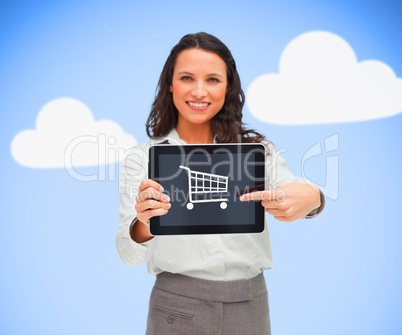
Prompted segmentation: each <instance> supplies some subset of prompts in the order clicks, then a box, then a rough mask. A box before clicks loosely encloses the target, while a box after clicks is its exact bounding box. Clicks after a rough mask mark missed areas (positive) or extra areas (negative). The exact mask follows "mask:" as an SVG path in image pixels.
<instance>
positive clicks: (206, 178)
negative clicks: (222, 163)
mask: <svg viewBox="0 0 402 335" xmlns="http://www.w3.org/2000/svg"><path fill="white" fill-rule="evenodd" d="M179 167H180V168H181V169H184V170H187V174H188V190H189V201H190V202H189V203H188V204H187V205H186V207H187V209H188V210H191V209H193V208H194V204H195V203H198V202H218V201H221V204H220V207H221V208H222V209H226V207H227V206H228V205H227V203H226V201H228V199H227V198H222V197H221V193H223V192H227V190H228V179H229V177H226V176H221V175H218V174H213V173H205V172H200V171H194V170H191V169H190V168H188V167H187V166H183V165H180V166H179ZM198 196H204V198H202V199H197V197H198ZM214 196H218V197H219V198H214ZM205 197H207V198H205ZM208 197H209V198H208Z"/></svg>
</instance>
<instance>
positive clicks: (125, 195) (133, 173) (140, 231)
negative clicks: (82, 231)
mask: <svg viewBox="0 0 402 335" xmlns="http://www.w3.org/2000/svg"><path fill="white" fill-rule="evenodd" d="M147 166H148V156H147V150H146V148H144V147H143V146H142V147H141V146H136V147H134V148H133V149H131V150H130V151H129V152H128V153H127V154H126V156H125V158H124V160H123V163H122V167H121V172H120V180H119V186H120V187H119V189H120V202H119V212H120V227H119V231H118V233H117V235H116V240H115V242H116V247H117V251H118V253H119V256H120V258H121V259H122V260H123V262H125V263H126V264H127V265H130V266H136V265H140V264H142V263H144V262H147V261H148V260H149V259H150V258H151V257H152V254H153V251H154V248H155V244H156V241H155V239H154V238H153V236H152V235H151V234H150V233H149V228H148V227H147V226H146V223H147V222H148V220H149V218H150V217H151V216H154V215H161V214H163V213H159V214H158V213H157V212H158V211H160V212H165V213H166V212H167V210H166V211H165V210H161V209H160V208H159V209H158V208H157V207H161V202H160V201H158V200H155V199H158V198H160V197H162V196H163V194H162V193H160V192H159V191H157V190H155V189H154V187H157V188H158V190H160V187H161V186H160V185H159V184H158V183H156V182H154V181H152V180H149V179H145V180H144V178H146V177H147V171H146V168H145V167H147ZM150 198H153V199H150ZM149 208H151V210H149ZM155 211H156V212H155ZM137 216H138V220H139V221H138V220H135V219H136V218H137Z"/></svg>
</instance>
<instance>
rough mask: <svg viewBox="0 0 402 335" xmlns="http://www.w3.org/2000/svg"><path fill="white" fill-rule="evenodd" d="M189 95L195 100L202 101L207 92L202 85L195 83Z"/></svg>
mask: <svg viewBox="0 0 402 335" xmlns="http://www.w3.org/2000/svg"><path fill="white" fill-rule="evenodd" d="M191 95H192V96H193V97H194V98H196V99H202V98H204V97H205V96H206V95H207V90H206V89H205V85H204V84H203V83H195V85H194V87H193V89H192V90H191Z"/></svg>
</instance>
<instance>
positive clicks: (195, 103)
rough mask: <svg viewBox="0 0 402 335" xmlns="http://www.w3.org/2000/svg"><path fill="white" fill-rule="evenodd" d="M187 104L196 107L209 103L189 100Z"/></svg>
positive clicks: (205, 105)
mask: <svg viewBox="0 0 402 335" xmlns="http://www.w3.org/2000/svg"><path fill="white" fill-rule="evenodd" d="M188 104H189V105H190V106H193V107H197V108H202V107H207V106H208V105H209V103H198V102H189V103H188Z"/></svg>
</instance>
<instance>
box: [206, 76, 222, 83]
mask: <svg viewBox="0 0 402 335" xmlns="http://www.w3.org/2000/svg"><path fill="white" fill-rule="evenodd" d="M208 81H213V82H216V83H218V82H219V79H218V78H213V77H212V78H209V79H208Z"/></svg>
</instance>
